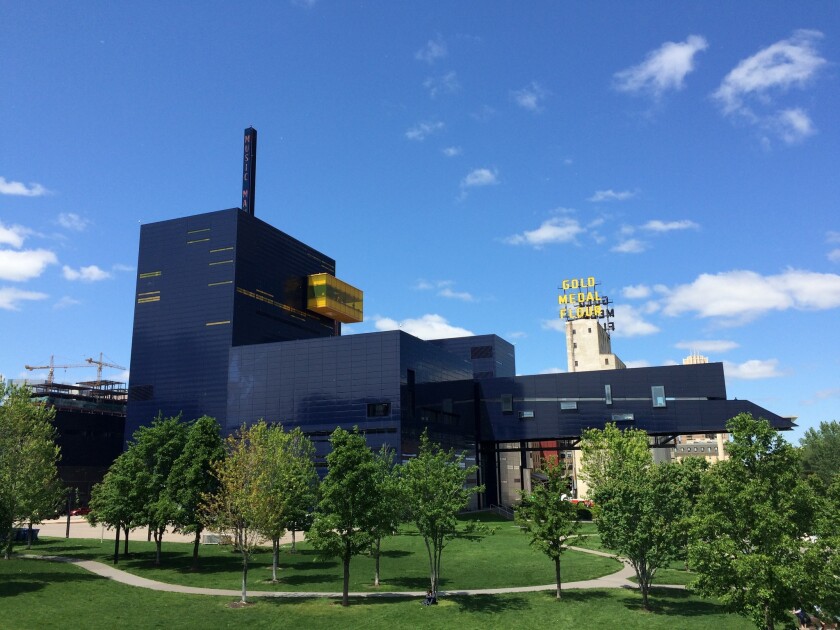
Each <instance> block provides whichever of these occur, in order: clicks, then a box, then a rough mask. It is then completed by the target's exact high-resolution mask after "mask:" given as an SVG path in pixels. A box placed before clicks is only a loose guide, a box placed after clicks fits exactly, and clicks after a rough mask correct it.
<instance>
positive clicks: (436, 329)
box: [374, 314, 475, 339]
mask: <svg viewBox="0 0 840 630" xmlns="http://www.w3.org/2000/svg"><path fill="white" fill-rule="evenodd" d="M374 321H375V325H376V330H402V331H405V332H407V333H408V334H410V335H414V336H415V337H419V338H420V339H448V338H450V337H472V336H473V335H474V334H475V333H473V332H472V331H469V330H467V329H466V328H459V327H458V326H453V325H451V324H450V323H449V322H448V321H446V319H444V318H443V317H441V316H440V315H436V314H428V315H422V316H421V317H418V318H417V319H404V320H402V321H401V322H398V321H396V320H394V319H391V318H389V317H376V318H374Z"/></svg>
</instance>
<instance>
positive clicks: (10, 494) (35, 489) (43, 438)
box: [0, 381, 63, 560]
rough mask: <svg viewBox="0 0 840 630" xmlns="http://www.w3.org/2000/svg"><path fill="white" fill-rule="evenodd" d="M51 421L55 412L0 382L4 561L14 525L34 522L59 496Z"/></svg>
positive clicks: (57, 456) (0, 532) (25, 391)
mask: <svg viewBox="0 0 840 630" xmlns="http://www.w3.org/2000/svg"><path fill="white" fill-rule="evenodd" d="M54 418H55V409H52V408H50V407H47V406H45V405H41V404H36V403H34V402H32V400H31V397H30V392H29V389H28V388H26V387H18V386H16V385H10V384H7V383H5V382H4V381H0V539H4V540H5V544H4V552H3V556H4V558H5V559H7V560H8V559H9V558H10V556H11V553H12V545H13V544H14V535H13V531H14V527H15V525H16V524H22V523H27V522H29V523H33V522H35V523H37V522H40V521H41V520H43V518H44V517H45V516H47V515H48V514H49V513H51V512H52V511H54V510H55V508H56V507H57V506H58V504H59V502H60V501H61V498H62V494H63V488H62V486H61V482H60V481H59V478H58V468H57V464H58V460H59V459H60V454H59V448H58V446H56V444H55V436H56V432H55V427H54V426H53V419H54Z"/></svg>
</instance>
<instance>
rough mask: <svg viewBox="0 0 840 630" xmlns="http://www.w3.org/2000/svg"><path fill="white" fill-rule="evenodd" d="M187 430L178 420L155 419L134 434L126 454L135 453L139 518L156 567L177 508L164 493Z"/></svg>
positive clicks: (170, 495)
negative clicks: (146, 530)
mask: <svg viewBox="0 0 840 630" xmlns="http://www.w3.org/2000/svg"><path fill="white" fill-rule="evenodd" d="M186 436H187V427H186V425H185V424H184V423H183V422H181V417H180V416H175V417H172V418H163V417H162V416H160V415H159V416H158V417H157V418H156V419H155V420H154V421H153V422H152V424H151V425H148V426H143V427H140V428H139V429H138V430H137V431H135V432H134V436H133V442H132V444H130V445H129V450H134V452H135V457H137V459H138V460H139V462H140V464H141V465H140V469H139V471H138V474H137V476H136V477H135V479H134V484H135V487H136V488H137V494H138V495H139V496H142V497H143V507H142V516H141V517H140V518H139V519H138V520H139V521H140V522H142V523H143V524H144V525H147V526H148V527H149V529H150V530H151V531H152V534H153V535H154V538H155V564H156V565H159V564H160V559H161V545H162V543H163V535H164V533H165V532H166V528H167V527H168V526H169V525H170V524H172V523H173V522H174V521H175V518H176V516H177V506H176V503H175V501H174V500H173V496H172V494H171V493H169V492H167V483H168V481H169V477H170V473H171V472H172V467H173V466H174V464H175V460H177V459H178V457H179V456H180V455H181V453H182V452H183V450H184V444H185V442H186Z"/></svg>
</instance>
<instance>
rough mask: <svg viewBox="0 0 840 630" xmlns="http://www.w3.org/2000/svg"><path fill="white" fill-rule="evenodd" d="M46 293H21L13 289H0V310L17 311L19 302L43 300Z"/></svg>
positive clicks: (19, 290)
mask: <svg viewBox="0 0 840 630" xmlns="http://www.w3.org/2000/svg"><path fill="white" fill-rule="evenodd" d="M46 297H47V294H46V293H38V292H36V291H22V290H21V289H15V288H13V287H0V309H2V310H4V311H19V310H20V306H19V305H18V304H19V303H20V302H22V301H24V300H43V299H45V298H46Z"/></svg>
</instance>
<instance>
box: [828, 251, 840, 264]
mask: <svg viewBox="0 0 840 630" xmlns="http://www.w3.org/2000/svg"><path fill="white" fill-rule="evenodd" d="M828 259H829V260H830V261H831V262H840V249H832V250H831V251H830V252H828Z"/></svg>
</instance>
